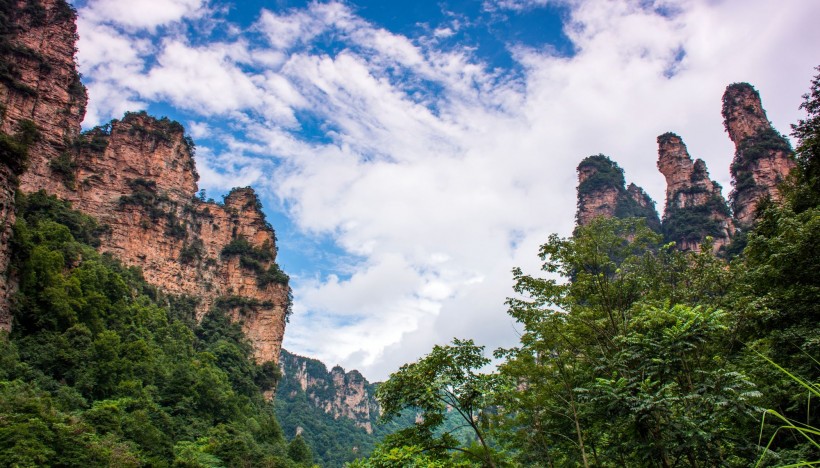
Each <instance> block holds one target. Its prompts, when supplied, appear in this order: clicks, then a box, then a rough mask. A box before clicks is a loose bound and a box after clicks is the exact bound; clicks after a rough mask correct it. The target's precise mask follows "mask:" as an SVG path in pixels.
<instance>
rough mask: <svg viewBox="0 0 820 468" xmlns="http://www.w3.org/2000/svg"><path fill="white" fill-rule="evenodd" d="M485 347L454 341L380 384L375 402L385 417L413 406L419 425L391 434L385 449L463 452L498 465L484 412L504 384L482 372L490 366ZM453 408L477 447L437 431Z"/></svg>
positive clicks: (436, 453)
mask: <svg viewBox="0 0 820 468" xmlns="http://www.w3.org/2000/svg"><path fill="white" fill-rule="evenodd" d="M483 352H484V347H483V346H476V345H475V343H473V341H472V340H459V339H455V340H453V344H452V345H448V346H435V347H434V348H433V350H432V351H431V352H430V354H428V355H426V356H424V357H423V358H421V359H419V360H418V361H417V362H414V363H411V364H405V365H403V366H402V367H401V368H400V369H399V370H398V371H397V372H395V373H393V374H391V375H390V379H389V380H388V381H387V382H385V383H383V384H382V385H380V386H379V388H378V390H377V398H378V399H379V403H381V405H382V411H383V416H384V418H385V419H387V420H390V419H391V418H394V417H398V416H400V415H401V413H402V412H403V411H404V410H406V409H409V408H412V409H415V410H417V411H419V412H420V416H419V418H420V420H421V421H420V422H417V423H416V424H415V425H413V426H412V427H409V428H407V429H404V430H401V431H399V432H397V433H396V434H393V435H390V436H388V438H387V439H386V443H385V447H391V448H401V447H405V446H416V447H420V448H422V449H423V450H424V451H425V452H426V453H427V454H429V456H431V457H433V458H438V459H442V460H446V459H448V458H449V457H448V454H447V452H448V451H451V450H455V451H459V452H461V453H462V454H464V455H465V456H467V457H469V458H470V459H472V460H473V461H474V462H478V463H482V464H483V465H485V466H492V467H494V466H497V461H496V455H495V454H494V451H493V449H492V447H491V444H490V440H489V439H488V438H487V435H486V434H485V427H484V422H483V421H484V420H486V414H485V411H484V410H485V408H487V407H488V406H489V402H490V397H491V396H492V394H493V392H494V391H495V389H496V388H499V387H500V386H501V385H502V383H503V378H502V377H501V376H499V375H496V374H484V373H480V372H479V371H480V370H481V369H482V368H483V367H485V366H486V365H487V364H489V363H490V360H489V359H487V358H486V357H484V355H483ZM450 409H452V410H453V411H455V412H456V414H458V416H459V418H458V419H459V420H460V422H461V423H462V424H463V425H464V426H465V427H469V428H470V429H471V430H472V433H473V435H474V436H475V439H476V441H477V442H478V443H477V444H476V445H475V446H473V447H462V446H461V445H462V444H461V443H460V441H458V440H457V439H456V438H455V437H453V436H452V435H451V434H450V433H449V432H445V433H437V429H439V428H440V427H441V426H442V424H443V423H444V422H445V420H446V413H447V412H448V410H450Z"/></svg>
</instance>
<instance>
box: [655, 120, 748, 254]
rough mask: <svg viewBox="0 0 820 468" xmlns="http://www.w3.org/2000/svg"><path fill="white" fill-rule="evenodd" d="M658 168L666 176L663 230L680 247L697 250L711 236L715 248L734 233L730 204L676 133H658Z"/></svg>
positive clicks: (720, 245) (723, 244)
mask: <svg viewBox="0 0 820 468" xmlns="http://www.w3.org/2000/svg"><path fill="white" fill-rule="evenodd" d="M658 169H659V170H660V171H661V173H662V174H663V175H664V177H665V178H666V206H665V209H664V215H663V224H662V225H663V233H664V237H665V238H666V240H668V241H674V242H676V243H677V246H678V248H680V249H682V250H695V251H697V250H699V249H700V245H701V244H702V243H703V241H704V240H705V239H706V237H707V236H710V237H712V238H713V240H714V244H713V248H714V250H715V251H718V250H720V249H721V248H723V247H725V246H726V245H727V244H728V243H729V241H730V240H731V237H732V235H733V234H734V230H735V228H734V224H733V222H732V219H731V214H730V212H729V206H728V205H727V204H726V200H725V199H724V198H723V195H722V194H721V187H720V185H719V184H718V183H717V182H715V181H713V180H711V179H709V172H708V171H707V169H706V163H705V162H703V160H702V159H698V160H696V161H692V157H691V156H690V155H689V152H688V150H687V149H686V145H685V144H684V143H683V140H681V138H680V137H679V136H678V135H675V134H674V133H664V134H663V135H660V136H659V137H658Z"/></svg>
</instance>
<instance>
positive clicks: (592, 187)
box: [578, 154, 661, 231]
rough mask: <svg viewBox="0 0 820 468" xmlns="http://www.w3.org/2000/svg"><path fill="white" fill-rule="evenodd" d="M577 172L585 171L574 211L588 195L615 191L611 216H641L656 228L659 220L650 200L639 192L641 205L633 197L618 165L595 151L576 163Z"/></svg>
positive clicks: (634, 188) (581, 205)
mask: <svg viewBox="0 0 820 468" xmlns="http://www.w3.org/2000/svg"><path fill="white" fill-rule="evenodd" d="M578 172H579V173H582V174H585V178H584V180H583V181H582V182H581V183H580V184H578V212H579V213H580V212H581V211H583V210H584V209H585V206H586V202H587V200H588V199H589V198H590V197H599V196H602V195H604V194H605V193H606V192H615V206H614V207H613V215H614V216H615V217H616V218H641V219H645V220H646V223H647V224H648V225H649V227H650V228H652V229H653V230H655V231H659V230H660V226H661V223H660V219H659V218H658V213H657V212H656V211H655V207H654V204H653V203H652V202H651V199H649V198H648V197H646V196H645V194H643V193H642V192H641V193H640V194H639V195H640V196H642V197H643V198H644V200H643V201H644V203H645V205H644V204H641V203H639V202H638V201H637V200H635V199H634V198H633V196H632V194H631V193H629V192H628V191H627V189H626V181H625V179H624V171H623V169H621V167H620V166H618V164H617V163H616V162H615V161H613V160H611V159H610V158H609V157H607V156H604V155H603V154H597V155H593V156H589V157H586V158H584V160H583V161H581V163H580V164H578ZM630 189H631V190H634V191H635V192H636V194H638V191H639V190H640V189H638V187H637V186H634V184H633V185H631V186H630Z"/></svg>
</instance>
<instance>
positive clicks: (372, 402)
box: [279, 350, 379, 434]
mask: <svg viewBox="0 0 820 468" xmlns="http://www.w3.org/2000/svg"><path fill="white" fill-rule="evenodd" d="M279 367H280V369H281V370H282V376H283V377H282V378H283V379H289V380H292V381H293V382H294V383H296V384H298V387H299V388H300V389H301V391H303V392H305V394H306V395H307V398H308V400H309V401H310V402H311V404H313V405H314V406H315V407H317V408H320V409H322V411H324V412H325V413H327V414H330V415H331V416H333V418H334V419H339V418H347V419H350V420H352V421H353V422H354V423H355V424H356V425H357V426H359V427H361V428H363V429H364V430H365V431H367V433H368V434H371V433H372V432H373V422H374V421H375V419H376V418H377V417H378V414H379V406H378V402H377V401H376V398H375V395H374V392H373V385H372V384H370V383H369V382H368V381H367V379H365V378H364V376H362V374H361V373H359V371H357V370H352V371H350V372H345V370H344V369H342V368H341V367H339V366H336V367H334V368H332V369H331V370H330V371H328V370H327V368H326V367H325V365H324V364H322V363H321V362H320V361H318V360H316V359H311V358H306V357H302V356H298V355H295V354H291V353H289V352H287V351H286V350H282V357H281V360H280V361H279ZM290 387H295V386H290ZM292 391H298V390H296V389H295V388H294V389H293V390H292Z"/></svg>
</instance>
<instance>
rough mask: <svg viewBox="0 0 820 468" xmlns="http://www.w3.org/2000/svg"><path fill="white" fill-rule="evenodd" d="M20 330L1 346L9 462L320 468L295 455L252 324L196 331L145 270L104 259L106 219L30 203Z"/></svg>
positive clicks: (18, 240) (35, 200) (217, 317)
mask: <svg viewBox="0 0 820 468" xmlns="http://www.w3.org/2000/svg"><path fill="white" fill-rule="evenodd" d="M17 206H18V207H19V209H18V221H17V224H16V225H15V226H14V238H13V242H14V244H13V249H12V251H13V252H14V258H13V262H12V268H13V270H14V272H15V274H16V275H17V276H18V277H19V279H20V288H19V292H18V293H17V294H16V295H15V297H14V300H13V303H14V305H13V317H14V328H13V332H12V333H11V335H9V336H4V337H1V338H0V360H2V366H0V419H2V420H3V421H4V424H3V428H2V429H0V441H2V444H0V463H1V464H3V465H9V466H15V465H19V466H34V465H38V466H43V465H50V466H102V465H107V466H142V465H151V466H172V465H173V466H247V465H248V464H250V465H253V466H308V465H307V464H306V462H305V461H304V460H305V456H304V451H303V450H293V453H295V454H298V455H299V457H300V460H302V462H301V463H297V462H296V461H293V460H291V459H290V458H289V455H288V454H289V453H290V452H289V447H288V444H287V442H286V441H285V439H284V438H283V436H282V431H281V429H280V428H279V425H278V423H277V422H276V419H275V416H274V412H273V405H272V403H269V402H266V401H265V400H264V399H263V397H262V391H263V390H267V389H270V388H271V387H272V385H273V384H274V383H275V379H276V368H275V366H271V365H263V366H259V365H257V364H256V363H255V361H254V360H253V358H252V349H251V346H250V344H249V343H248V342H247V340H246V339H245V337H244V335H243V334H242V331H241V328H240V326H239V325H238V324H233V323H231V322H230V321H229V320H228V319H227V318H226V317H225V316H224V314H221V313H220V312H219V311H213V312H211V313H209V314H207V315H206V316H205V317H204V319H203V320H202V321H201V322H200V323H199V324H198V325H194V324H192V323H191V322H190V321H189V320H182V319H181V317H182V316H184V315H186V314H185V312H184V311H181V312H179V313H178V312H177V311H175V310H174V308H175V307H183V308H184V307H185V304H187V301H169V300H167V298H166V297H165V296H163V295H162V294H161V293H159V292H158V291H157V289H156V288H154V287H152V286H150V285H148V284H147V283H146V282H145V281H144V280H143V279H142V276H141V274H140V272H139V270H137V269H134V268H126V267H124V266H122V265H121V264H120V263H118V262H117V261H116V260H114V259H113V258H111V257H109V256H105V255H100V254H98V253H97V252H96V251H95V250H94V248H93V247H92V245H91V244H92V243H96V241H94V239H96V235H97V234H96V232H97V230H98V229H99V228H98V226H97V223H96V222H95V221H94V220H93V219H91V218H89V217H87V216H85V215H82V214H80V213H78V212H76V211H73V210H71V209H70V207H69V206H68V205H67V204H66V203H65V202H61V201H58V200H57V199H56V198H53V197H49V196H47V195H45V194H43V193H36V194H32V195H29V196H23V195H20V196H19V198H18V202H17Z"/></svg>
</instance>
